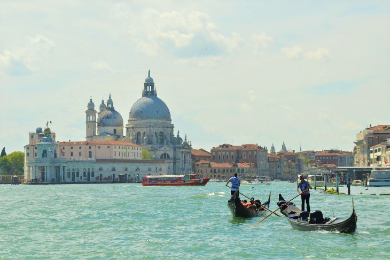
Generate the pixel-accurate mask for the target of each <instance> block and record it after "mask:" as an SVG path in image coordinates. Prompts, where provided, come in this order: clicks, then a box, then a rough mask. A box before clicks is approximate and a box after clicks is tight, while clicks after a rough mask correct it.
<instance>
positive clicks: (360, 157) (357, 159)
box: [354, 125, 390, 167]
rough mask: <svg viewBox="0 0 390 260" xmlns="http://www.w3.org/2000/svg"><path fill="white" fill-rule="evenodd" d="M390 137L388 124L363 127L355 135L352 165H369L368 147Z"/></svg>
mask: <svg viewBox="0 0 390 260" xmlns="http://www.w3.org/2000/svg"><path fill="white" fill-rule="evenodd" d="M387 138H390V125H377V126H371V125H370V127H367V128H365V129H364V130H363V131H360V133H358V134H357V135H356V141H355V142H354V143H355V145H356V146H355V148H354V154H355V156H354V165H355V166H358V167H364V166H370V160H369V159H370V155H369V152H370V148H371V147H372V146H374V145H377V144H380V143H382V142H385V141H386V140H387Z"/></svg>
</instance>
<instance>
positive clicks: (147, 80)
mask: <svg viewBox="0 0 390 260" xmlns="http://www.w3.org/2000/svg"><path fill="white" fill-rule="evenodd" d="M145 83H154V82H153V79H152V78H151V77H147V78H146V79H145Z"/></svg>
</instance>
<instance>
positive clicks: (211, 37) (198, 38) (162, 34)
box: [114, 4, 241, 66]
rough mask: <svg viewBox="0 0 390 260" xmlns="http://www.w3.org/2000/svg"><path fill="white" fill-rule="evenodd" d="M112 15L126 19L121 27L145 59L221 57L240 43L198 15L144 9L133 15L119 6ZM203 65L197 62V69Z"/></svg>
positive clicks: (232, 35)
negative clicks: (145, 55) (164, 56)
mask: <svg viewBox="0 0 390 260" xmlns="http://www.w3.org/2000/svg"><path fill="white" fill-rule="evenodd" d="M114 12H115V16H116V17H117V18H118V19H121V20H123V19H126V18H127V21H126V22H125V24H127V27H128V28H129V33H130V35H131V41H132V42H133V43H134V44H135V46H136V50H138V51H140V52H143V53H145V54H147V55H149V56H156V55H160V54H164V55H170V56H172V57H174V58H176V59H188V58H193V57H205V56H220V57H221V56H222V55H223V54H226V53H227V52H231V51H232V50H234V49H235V48H236V47H237V45H238V42H239V41H240V40H241V39H240V36H239V34H237V33H234V32H232V33H231V35H230V36H226V35H223V34H222V33H221V32H220V31H219V29H218V27H217V26H216V25H215V24H214V23H212V22H211V21H210V17H209V16H208V15H206V14H205V13H202V12H199V11H185V10H184V11H171V12H160V11H158V10H155V9H152V8H147V9H145V10H144V11H142V12H133V11H132V10H131V9H129V8H126V6H124V5H123V4H120V5H117V6H116V8H115V9H114ZM125 14H126V15H125ZM205 49H207V52H205V51H204V50H205ZM203 65H204V62H199V66H203Z"/></svg>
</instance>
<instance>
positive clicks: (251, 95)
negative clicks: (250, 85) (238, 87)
mask: <svg viewBox="0 0 390 260" xmlns="http://www.w3.org/2000/svg"><path fill="white" fill-rule="evenodd" d="M249 99H250V100H251V101H254V100H255V99H256V95H255V92H254V91H253V90H250V91H249Z"/></svg>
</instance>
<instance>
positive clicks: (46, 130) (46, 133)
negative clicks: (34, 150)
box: [44, 126, 51, 136]
mask: <svg viewBox="0 0 390 260" xmlns="http://www.w3.org/2000/svg"><path fill="white" fill-rule="evenodd" d="M50 133H51V131H50V128H49V127H48V126H46V127H45V131H44V134H45V135H46V136H48V135H49V134H50Z"/></svg>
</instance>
